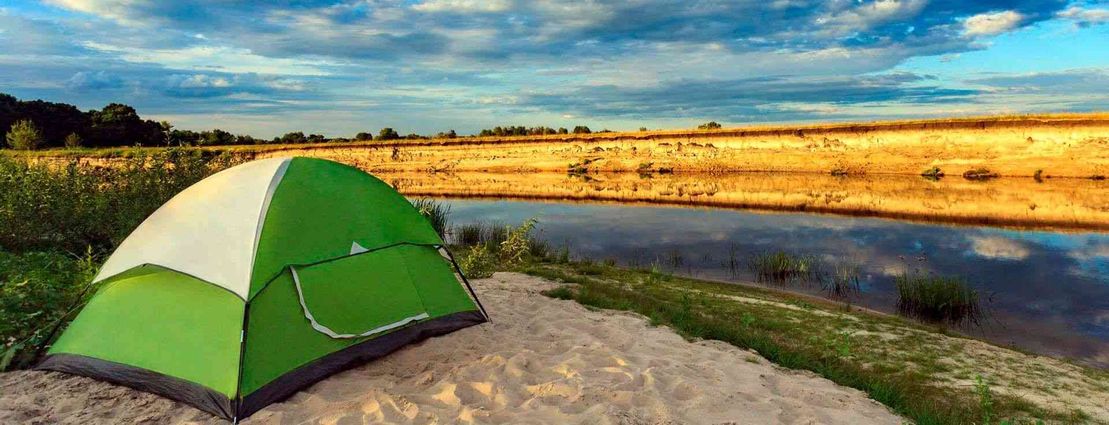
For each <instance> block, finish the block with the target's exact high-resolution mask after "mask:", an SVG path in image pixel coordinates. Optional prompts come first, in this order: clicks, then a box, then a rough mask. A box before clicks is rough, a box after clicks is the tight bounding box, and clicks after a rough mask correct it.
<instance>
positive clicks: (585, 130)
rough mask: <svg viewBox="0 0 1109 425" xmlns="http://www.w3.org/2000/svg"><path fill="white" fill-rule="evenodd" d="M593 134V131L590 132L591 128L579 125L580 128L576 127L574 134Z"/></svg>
mask: <svg viewBox="0 0 1109 425" xmlns="http://www.w3.org/2000/svg"><path fill="white" fill-rule="evenodd" d="M592 132H593V131H592V130H590V129H589V127H587V126H584V125H579V126H575V127H574V134H589V133H592Z"/></svg>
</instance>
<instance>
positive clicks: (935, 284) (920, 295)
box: [894, 272, 982, 325]
mask: <svg viewBox="0 0 1109 425" xmlns="http://www.w3.org/2000/svg"><path fill="white" fill-rule="evenodd" d="M894 283H895V284H896V285H897V310H898V312H900V313H901V314H903V315H906V316H909V317H914V318H918V319H921V320H924V321H928V322H935V323H945V324H953V325H958V324H964V323H975V324H977V323H978V321H979V319H980V318H981V315H982V309H981V306H980V305H979V301H978V292H977V291H975V290H974V289H972V288H971V287H970V285H969V284H968V283H967V282H966V280H965V279H962V278H959V277H951V276H936V275H931V274H923V273H917V272H913V273H909V272H906V273H902V274H901V275H900V276H898V277H897V278H896V279H895V281H894Z"/></svg>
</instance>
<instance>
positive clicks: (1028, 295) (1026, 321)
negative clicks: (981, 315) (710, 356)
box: [447, 199, 1109, 367]
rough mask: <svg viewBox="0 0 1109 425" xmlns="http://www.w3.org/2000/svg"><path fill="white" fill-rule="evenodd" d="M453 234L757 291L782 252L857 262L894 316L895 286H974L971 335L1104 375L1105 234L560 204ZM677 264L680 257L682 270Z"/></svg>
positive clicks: (519, 205) (1108, 247) (462, 215)
mask: <svg viewBox="0 0 1109 425" xmlns="http://www.w3.org/2000/svg"><path fill="white" fill-rule="evenodd" d="M447 202H448V203H449V204H450V205H451V208H452V210H451V220H452V222H453V224H455V225H458V224H464V223H468V222H474V221H486V222H497V221H499V222H504V223H513V224H515V223H519V222H521V221H523V220H525V219H527V218H530V217H536V218H538V219H539V222H540V224H539V236H540V237H541V238H543V239H545V240H547V241H549V242H551V243H552V244H554V245H563V244H565V245H566V246H568V247H569V248H570V250H571V253H572V254H573V255H575V256H576V257H583V258H591V259H596V260H604V259H615V260H616V261H617V262H618V263H620V264H623V265H629V266H648V265H650V264H652V263H658V264H661V265H663V266H664V267H669V268H670V269H672V270H674V271H676V272H678V273H680V274H684V275H690V276H695V277H701V278H709V279H718V280H730V281H742V282H750V281H752V280H753V276H752V275H751V274H750V273H749V272H748V271H747V270H746V268H745V267H741V269H740V270H738V273H737V272H736V271H735V270H733V269H732V268H729V267H727V266H726V264H727V262H728V260H729V258H731V257H732V256H733V253H734V255H735V256H736V257H737V258H738V260H739V261H740V262H741V264H745V261H746V259H747V258H748V257H749V256H750V255H751V254H752V253H757V252H763V251H767V250H776V249H782V250H786V251H789V252H793V253H797V254H811V255H816V256H819V257H822V258H824V259H825V260H829V261H834V260H852V261H857V262H859V263H860V264H862V267H863V272H862V276H861V294H859V295H857V296H856V297H855V301H854V303H855V304H857V305H861V306H865V307H869V308H873V309H877V310H882V311H888V312H891V311H894V310H895V304H896V291H895V289H894V284H893V278H894V276H896V275H898V274H900V273H902V272H904V271H905V270H917V269H919V270H921V271H924V272H934V273H937V274H946V275H959V276H963V277H965V278H967V279H968V280H969V281H970V282H971V284H972V285H974V286H975V287H976V288H977V289H978V290H979V293H980V294H982V295H983V300H984V308H985V309H986V310H987V314H988V318H987V319H986V320H985V321H984V323H982V324H981V325H979V326H978V327H971V328H968V329H965V330H964V332H967V333H970V334H973V335H978V336H981V337H984V338H985V339H987V340H990V341H993V342H995V343H999V344H1004V345H1014V346H1017V347H1020V348H1022V349H1026V350H1030V351H1034V352H1039V353H1045V354H1051V355H1056V356H1065V357H1070V358H1073V359H1076V360H1079V361H1081V362H1083V363H1088V364H1092V365H1097V366H1100V367H1109V234H1106V233H1056V232H1040V231H1016V230H1007V229H998V228H988V227H962V226H958V227H957V226H944V225H928V224H918V223H908V222H900V221H894V220H885V219H871V218H850V217H839V216H829V215H815V214H799V213H794V214H770V213H752V212H744V211H737V210H725V209H703V208H677V207H651V206H639V205H611V204H606V205H597V204H578V203H555V202H523V201H476V200H457V199H455V200H447ZM675 257H681V260H680V264H678V265H677V266H675V265H674V264H675V261H674V259H675Z"/></svg>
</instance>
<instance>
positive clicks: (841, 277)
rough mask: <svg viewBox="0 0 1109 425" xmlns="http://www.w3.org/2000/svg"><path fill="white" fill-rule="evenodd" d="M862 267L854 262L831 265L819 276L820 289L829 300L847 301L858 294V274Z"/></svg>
mask: <svg viewBox="0 0 1109 425" xmlns="http://www.w3.org/2000/svg"><path fill="white" fill-rule="evenodd" d="M861 271H862V266H861V265H859V263H856V262H849V261H841V262H837V263H835V264H833V265H832V266H831V267H830V270H828V271H827V272H826V273H823V274H822V275H821V276H820V287H821V289H822V290H823V291H824V295H825V296H827V297H828V298H829V299H833V300H840V301H848V300H850V298H851V296H853V295H855V294H857V293H858V292H859V274H860V273H861Z"/></svg>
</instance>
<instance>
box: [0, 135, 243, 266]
mask: <svg viewBox="0 0 1109 425" xmlns="http://www.w3.org/2000/svg"><path fill="white" fill-rule="evenodd" d="M234 162H235V161H234V160H232V158H231V157H230V156H225V155H220V156H216V157H210V155H209V156H205V155H204V154H203V152H202V151H199V150H194V149H187V148H174V149H166V150H162V151H157V152H155V153H152V154H143V155H138V156H135V157H132V158H128V159H126V160H124V162H123V163H121V164H119V165H117V166H113V167H109V168H101V167H87V166H79V165H78V164H77V162H76V161H73V162H70V163H69V164H68V165H66V166H47V165H42V164H31V163H28V162H27V161H24V160H20V159H16V158H11V157H7V156H0V249H6V250H8V251H15V252H19V251H26V250H35V249H60V250H64V251H69V252H83V251H84V250H85V249H86V248H88V247H89V246H92V247H93V248H94V249H96V250H108V249H111V248H112V247H114V246H115V245H116V244H117V243H119V242H120V241H122V240H123V238H125V237H126V236H127V235H128V234H129V233H131V231H132V230H133V229H134V228H135V227H136V226H138V225H139V223H141V222H142V220H144V219H145V218H146V217H147V216H148V215H150V214H151V213H153V212H154V210H156V209H157V208H158V207H159V206H161V205H162V204H163V203H165V202H166V201H167V200H169V198H170V197H172V196H173V195H176V194H177V193H178V192H180V191H182V190H184V189H185V188H186V187H188V186H190V185H192V184H193V183H195V182H197V181H199V180H200V179H202V178H204V177H207V176H208V175H210V174H212V173H214V172H216V171H219V170H222V169H224V168H227V167H229V166H231V165H233V163H234Z"/></svg>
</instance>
